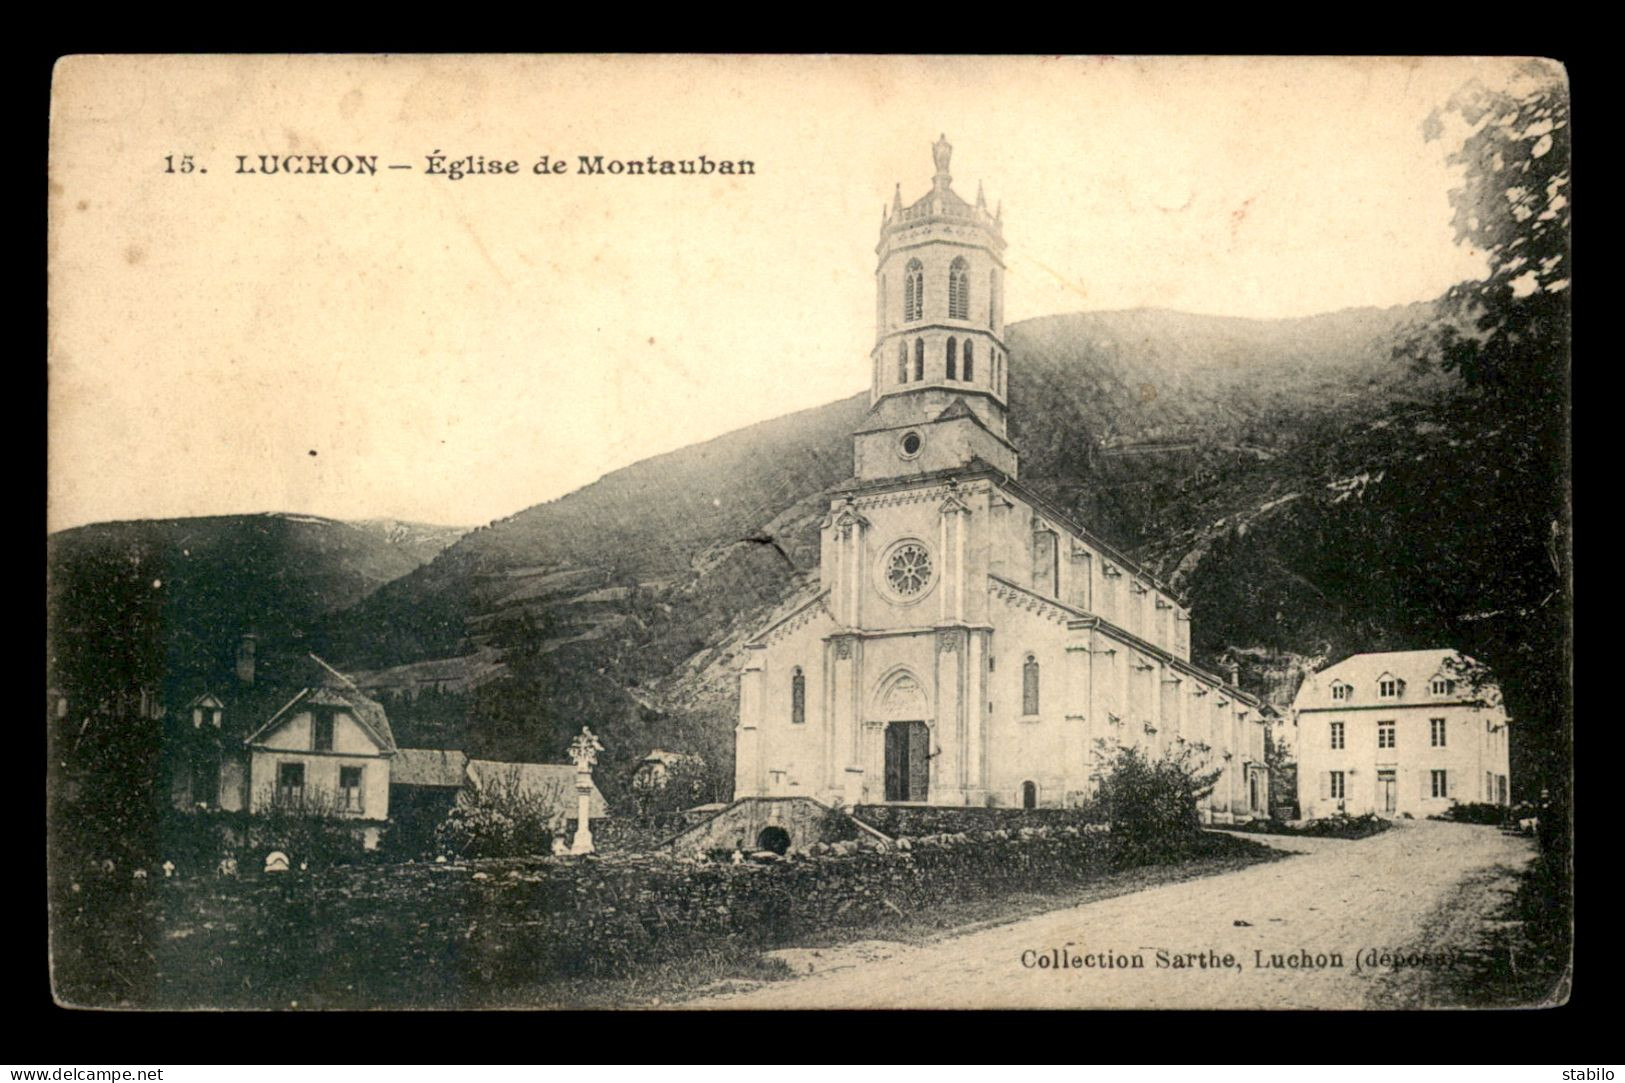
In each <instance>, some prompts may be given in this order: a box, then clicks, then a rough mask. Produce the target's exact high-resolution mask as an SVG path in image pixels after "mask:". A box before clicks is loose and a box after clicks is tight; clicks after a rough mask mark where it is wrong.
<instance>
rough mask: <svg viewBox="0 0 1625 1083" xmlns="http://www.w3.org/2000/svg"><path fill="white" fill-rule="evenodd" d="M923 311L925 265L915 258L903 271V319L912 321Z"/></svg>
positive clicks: (922, 313)
mask: <svg viewBox="0 0 1625 1083" xmlns="http://www.w3.org/2000/svg"><path fill="white" fill-rule="evenodd" d="M924 313H925V267H924V265H922V264H921V263H920V261H919V260H917V259H911V260H909V261H908V266H907V267H906V268H905V269H904V271H903V319H905V320H909V321H913V320H917V319H919V318H920V317H921V316H922V315H924Z"/></svg>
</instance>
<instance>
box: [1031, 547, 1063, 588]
mask: <svg viewBox="0 0 1625 1083" xmlns="http://www.w3.org/2000/svg"><path fill="white" fill-rule="evenodd" d="M1056 540H1057V539H1056V537H1055V532H1054V531H1052V530H1035V531H1033V590H1034V591H1036V592H1038V593H1039V594H1047V595H1049V596H1050V597H1051V598H1054V597H1057V596H1058V594H1057V591H1056V584H1057V581H1058V580H1059V579H1060V568H1059V563H1060V558H1059V555H1058V553H1059V549H1060V546H1058V545H1057V544H1056Z"/></svg>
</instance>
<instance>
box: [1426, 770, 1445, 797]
mask: <svg viewBox="0 0 1625 1083" xmlns="http://www.w3.org/2000/svg"><path fill="white" fill-rule="evenodd" d="M1429 774H1430V775H1431V776H1432V779H1433V796H1434V797H1448V796H1450V788H1449V780H1448V779H1447V778H1446V777H1445V772H1443V771H1430V772H1429Z"/></svg>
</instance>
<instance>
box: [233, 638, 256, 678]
mask: <svg viewBox="0 0 1625 1083" xmlns="http://www.w3.org/2000/svg"><path fill="white" fill-rule="evenodd" d="M258 638H259V637H258V636H256V635H255V634H254V633H253V632H247V633H244V635H243V638H242V639H241V640H239V641H238V643H237V680H239V681H241V682H242V683H243V684H245V685H249V684H253V683H254V644H255V641H256V640H257V639H258Z"/></svg>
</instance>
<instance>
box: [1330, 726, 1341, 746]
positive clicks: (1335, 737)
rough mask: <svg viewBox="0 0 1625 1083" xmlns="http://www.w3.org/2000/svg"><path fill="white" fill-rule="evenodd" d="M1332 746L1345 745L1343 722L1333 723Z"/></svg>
mask: <svg viewBox="0 0 1625 1083" xmlns="http://www.w3.org/2000/svg"><path fill="white" fill-rule="evenodd" d="M1332 747H1333V748H1342V747H1343V723H1341V722H1333V723H1332Z"/></svg>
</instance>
